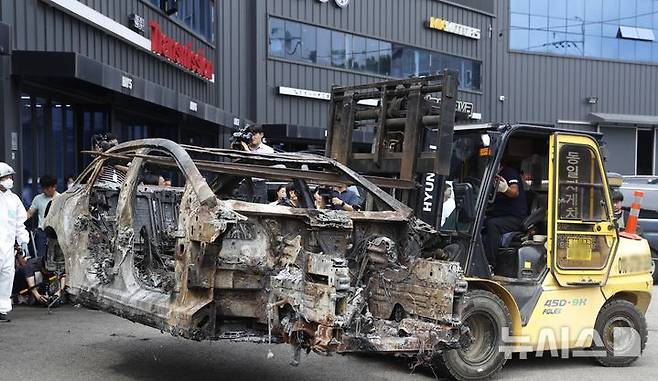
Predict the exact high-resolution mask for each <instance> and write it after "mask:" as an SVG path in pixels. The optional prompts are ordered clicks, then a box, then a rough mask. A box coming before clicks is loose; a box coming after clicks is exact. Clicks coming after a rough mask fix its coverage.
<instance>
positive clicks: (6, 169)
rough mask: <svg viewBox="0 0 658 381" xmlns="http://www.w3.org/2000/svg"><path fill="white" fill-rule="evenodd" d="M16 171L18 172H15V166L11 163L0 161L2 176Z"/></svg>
mask: <svg viewBox="0 0 658 381" xmlns="http://www.w3.org/2000/svg"><path fill="white" fill-rule="evenodd" d="M14 173H16V172H14V168H12V167H11V166H10V165H9V164H7V163H4V162H2V161H0V177H5V176H9V175H13V174H14Z"/></svg>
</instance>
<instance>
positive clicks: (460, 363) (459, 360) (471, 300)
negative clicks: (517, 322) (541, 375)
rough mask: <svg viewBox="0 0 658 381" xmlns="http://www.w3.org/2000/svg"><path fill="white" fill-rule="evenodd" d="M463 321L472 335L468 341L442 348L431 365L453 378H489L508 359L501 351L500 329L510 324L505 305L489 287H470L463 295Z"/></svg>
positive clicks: (441, 373) (443, 374) (510, 320)
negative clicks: (485, 288)
mask: <svg viewBox="0 0 658 381" xmlns="http://www.w3.org/2000/svg"><path fill="white" fill-rule="evenodd" d="M462 321H463V322H464V325H466V326H467V327H468V328H469V329H470V332H471V335H472V336H473V340H472V342H471V344H470V345H468V346H467V347H463V348H460V349H452V350H448V351H443V352H442V353H441V354H439V355H437V356H435V358H434V366H435V367H436V368H437V370H438V371H439V374H440V375H442V376H446V377H450V378H453V379H456V380H487V379H490V378H492V377H493V376H494V375H495V374H496V373H497V372H498V371H499V370H500V369H501V368H502V367H503V365H504V364H505V362H506V361H507V359H506V358H505V353H504V352H502V351H500V348H501V346H503V345H505V343H504V342H503V341H502V330H503V328H504V327H511V326H512V318H511V317H510V313H509V310H508V309H507V306H506V305H505V303H504V302H503V301H502V300H501V299H500V298H499V297H498V296H496V295H495V294H493V293H491V292H489V291H484V290H472V291H469V292H468V293H467V294H466V295H465V297H464V311H463V313H462Z"/></svg>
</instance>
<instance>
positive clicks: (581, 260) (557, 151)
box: [549, 133, 617, 286]
mask: <svg viewBox="0 0 658 381" xmlns="http://www.w3.org/2000/svg"><path fill="white" fill-rule="evenodd" d="M551 157H552V158H553V165H551V172H552V173H551V174H550V176H551V178H553V179H555V180H556V181H554V186H553V187H551V188H550V195H549V199H550V200H551V209H552V213H553V218H552V223H551V224H549V225H550V226H549V229H550V230H552V232H551V231H549V237H554V242H553V243H552V245H551V246H552V250H550V252H551V254H550V255H551V256H552V260H551V263H552V266H551V267H552V271H553V273H554V274H555V276H556V278H557V279H558V282H560V284H561V285H563V286H575V285H581V286H582V285H587V284H591V285H603V284H604V283H605V275H606V274H607V273H608V269H609V266H610V262H611V260H610V258H611V257H612V256H613V254H614V252H615V249H616V247H617V231H616V229H615V228H614V222H613V220H612V218H613V217H612V216H613V214H612V203H611V200H610V195H609V192H608V191H607V179H606V177H605V172H604V170H603V163H602V161H601V155H600V152H599V147H598V144H597V143H596V141H595V140H594V139H593V138H591V137H589V136H585V135H570V134H561V133H556V134H555V135H553V139H551Z"/></svg>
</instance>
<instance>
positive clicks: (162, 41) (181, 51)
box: [149, 21, 213, 81]
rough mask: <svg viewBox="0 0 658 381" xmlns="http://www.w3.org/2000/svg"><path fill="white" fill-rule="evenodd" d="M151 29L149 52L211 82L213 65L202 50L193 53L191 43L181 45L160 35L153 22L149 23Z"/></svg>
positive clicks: (156, 24)
mask: <svg viewBox="0 0 658 381" xmlns="http://www.w3.org/2000/svg"><path fill="white" fill-rule="evenodd" d="M149 27H150V28H151V51H152V52H153V53H155V54H157V55H159V56H161V57H164V58H166V59H168V60H169V61H171V62H173V63H175V64H176V65H178V66H181V67H183V68H184V69H187V70H189V71H191V72H193V73H195V74H197V75H198V76H200V77H202V78H204V79H207V80H209V81H212V80H213V63H212V61H210V60H209V59H208V58H206V56H205V51H204V49H202V48H199V49H197V50H196V51H194V49H193V48H192V43H191V42H188V43H187V44H185V45H183V43H181V42H178V41H176V40H174V39H173V38H171V37H169V36H167V35H166V34H164V33H162V31H161V30H160V25H159V24H158V23H157V22H155V21H151V22H149Z"/></svg>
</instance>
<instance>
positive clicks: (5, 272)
mask: <svg viewBox="0 0 658 381" xmlns="http://www.w3.org/2000/svg"><path fill="white" fill-rule="evenodd" d="M14 173H15V172H14V169H13V168H12V167H10V166H9V165H8V164H7V163H3V162H0V323H2V322H8V321H10V320H9V317H8V316H7V313H8V312H9V311H11V288H12V286H13V284H14V271H15V267H14V265H15V262H14V259H15V252H14V244H15V243H16V242H18V243H19V244H20V245H21V247H22V249H23V253H27V252H28V251H27V243H28V241H29V235H28V233H27V230H26V229H25V225H24V223H25V219H26V218H27V212H26V211H25V207H24V206H23V203H21V199H20V198H18V196H16V195H15V194H14V193H13V192H12V191H11V188H12V187H13V186H14V179H13V176H14Z"/></svg>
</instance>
